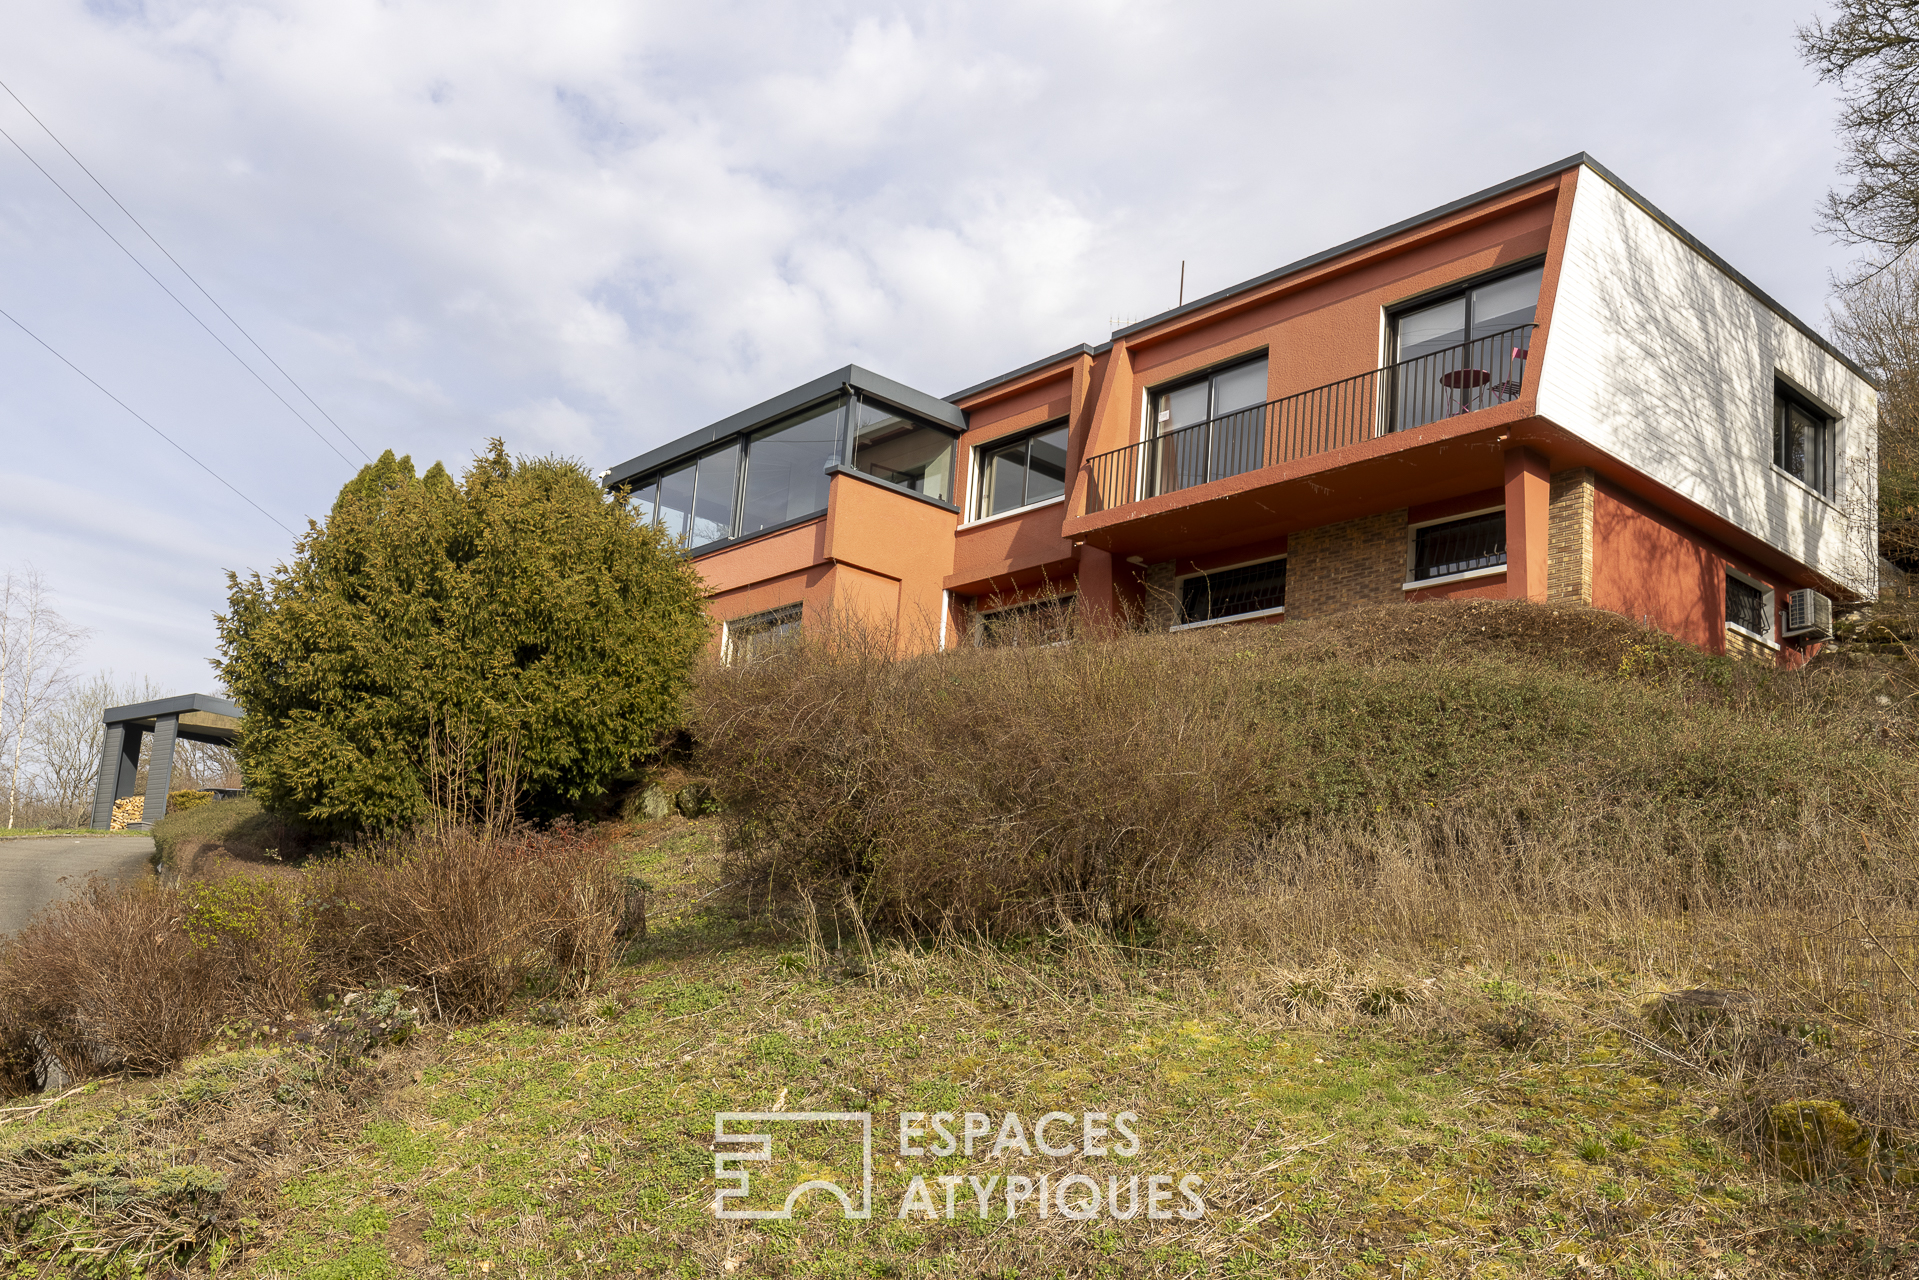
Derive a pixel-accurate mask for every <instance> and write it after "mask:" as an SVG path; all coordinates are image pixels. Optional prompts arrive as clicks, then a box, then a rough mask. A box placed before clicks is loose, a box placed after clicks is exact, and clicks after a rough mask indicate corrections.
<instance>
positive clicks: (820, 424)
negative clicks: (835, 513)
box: [740, 401, 845, 537]
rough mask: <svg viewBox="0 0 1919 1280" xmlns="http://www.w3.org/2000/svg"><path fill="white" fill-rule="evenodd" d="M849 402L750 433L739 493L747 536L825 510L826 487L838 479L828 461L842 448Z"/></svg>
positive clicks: (743, 534) (742, 524)
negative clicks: (844, 415)
mask: <svg viewBox="0 0 1919 1280" xmlns="http://www.w3.org/2000/svg"><path fill="white" fill-rule="evenodd" d="M844 407H845V406H844V405H843V404H842V403H841V402H839V401H834V402H833V403H832V404H828V405H822V406H821V407H819V408H817V409H811V410H808V411H807V412H805V413H802V414H800V415H799V416H798V417H797V418H788V419H787V420H786V421H785V422H781V423H776V424H775V425H773V426H770V427H768V428H766V429H765V430H764V431H760V432H756V433H755V434H754V435H752V436H751V437H749V438H748V440H747V442H746V483H745V485H744V486H742V489H741V498H740V535H741V536H742V537H744V536H746V535H747V534H752V533H758V532H759V531H760V530H762V529H770V528H772V527H773V526H775V525H781V524H785V523H786V522H787V521H789V520H799V519H802V518H804V517H806V516H810V515H812V514H814V513H815V512H819V511H824V510H826V490H827V486H828V485H829V484H831V483H832V480H833V478H832V477H831V476H829V475H827V474H826V467H827V464H828V463H830V462H832V461H833V458H834V456H835V455H836V454H837V452H838V445H839V434H840V423H841V422H842V421H843V420H844V419H843V418H842V416H841V414H842V412H843V410H844Z"/></svg>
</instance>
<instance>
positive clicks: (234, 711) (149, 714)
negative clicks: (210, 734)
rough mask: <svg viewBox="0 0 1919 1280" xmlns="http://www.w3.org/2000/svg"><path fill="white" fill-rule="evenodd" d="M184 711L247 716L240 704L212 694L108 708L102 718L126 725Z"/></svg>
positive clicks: (187, 695)
mask: <svg viewBox="0 0 1919 1280" xmlns="http://www.w3.org/2000/svg"><path fill="white" fill-rule="evenodd" d="M183 711H208V712H212V713H213V714H214V715H216V716H229V717H231V718H232V719H235V720H238V719H239V718H240V717H241V716H243V715H245V714H246V712H245V711H243V710H241V708H240V704H239V703H237V702H234V701H233V700H232V699H230V698H217V697H215V696H214V695H212V694H210V693H181V694H175V695H174V696H173V697H171V698H155V699H154V700H153V701H152V702H130V703H128V704H127V705H126V706H124V707H108V708H107V709H106V711H105V712H104V713H103V714H102V715H101V717H100V718H101V719H102V720H103V721H105V722H106V723H107V724H125V723H126V722H127V721H129V720H152V719H154V718H155V717H156V716H171V715H179V714H180V713H181V712H183Z"/></svg>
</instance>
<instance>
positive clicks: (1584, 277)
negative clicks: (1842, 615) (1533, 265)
mask: <svg viewBox="0 0 1919 1280" xmlns="http://www.w3.org/2000/svg"><path fill="white" fill-rule="evenodd" d="M1776 376H1777V377H1782V378H1784V379H1785V380H1786V381H1787V382H1789V383H1793V384H1797V386H1798V387H1799V388H1800V389H1801V390H1802V391H1804V392H1807V393H1810V395H1811V396H1812V397H1813V398H1814V399H1815V400H1817V401H1819V402H1822V403H1823V404H1824V405H1825V406H1826V407H1827V408H1829V409H1831V410H1832V411H1834V412H1835V413H1836V414H1837V416H1838V442H1837V445H1838V447H1837V452H1838V478H1837V483H1836V485H1835V494H1834V498H1833V500H1832V501H1830V502H1829V501H1827V500H1826V499H1824V498H1822V497H1820V496H1819V495H1817V494H1815V493H1813V492H1812V491H1811V490H1810V489H1808V488H1806V487H1805V486H1804V485H1802V484H1800V483H1799V482H1798V481H1796V480H1794V479H1793V478H1792V477H1790V476H1788V475H1786V474H1785V473H1783V472H1781V471H1779V470H1777V469H1776V468H1775V467H1774V466H1773V465H1772V430H1773V428H1772V405H1773V384H1774V379H1775V377H1776ZM1539 412H1540V414H1541V415H1542V416H1544V417H1546V418H1549V419H1551V420H1552V421H1553V422H1555V423H1558V424H1559V425H1560V426H1562V427H1564V428H1566V429H1567V430H1569V431H1572V432H1574V433H1576V434H1578V435H1580V436H1582V437H1584V438H1585V439H1587V440H1589V441H1591V442H1592V443H1593V444H1595V445H1597V446H1599V447H1600V448H1601V449H1604V450H1605V451H1606V452H1607V453H1610V454H1612V455H1613V456H1614V457H1616V458H1618V459H1620V460H1621V461H1622V462H1625V463H1626V464H1628V465H1629V466H1632V467H1634V468H1636V469H1637V470H1639V471H1641V472H1644V473H1645V474H1646V475H1648V476H1650V477H1652V478H1653V479H1654V480H1657V481H1659V482H1660V483H1662V484H1664V485H1667V486H1668V487H1670V488H1672V489H1674V490H1676V491H1677V492H1679V493H1681V494H1683V495H1685V496H1686V497H1687V498H1690V499H1691V500H1693V501H1694V502H1697V503H1698V504H1700V505H1701V506H1703V507H1706V508H1707V509H1709V510H1711V511H1714V512H1716V513H1718V514H1719V515H1722V516H1724V517H1725V518H1726V519H1728V520H1730V521H1731V522H1732V523H1734V524H1736V525H1738V526H1739V527H1740V528H1742V529H1744V530H1746V531H1747V532H1749V533H1752V534H1754V535H1756V536H1758V537H1760V538H1762V539H1764V540H1765V541H1766V542H1769V543H1771V544H1772V545H1773V546H1775V547H1778V548H1779V549H1780V550H1782V551H1784V552H1786V553H1787V554H1788V555H1790V556H1792V557H1793V558H1794V559H1795V560H1798V561H1799V562H1801V563H1802V564H1805V565H1806V566H1808V567H1809V568H1811V569H1813V570H1814V571H1816V572H1818V573H1821V574H1824V575H1826V576H1827V577H1829V578H1832V579H1834V580H1835V581H1838V582H1841V583H1844V584H1846V585H1847V586H1848V587H1850V588H1852V589H1853V590H1855V591H1860V592H1870V591H1872V590H1873V584H1874V581H1875V578H1876V564H1877V554H1876V551H1875V550H1874V540H1875V528H1874V524H1873V518H1874V517H1873V513H1874V511H1875V510H1876V503H1877V492H1876V484H1877V476H1876V467H1875V457H1874V449H1875V445H1876V442H1875V430H1876V427H1875V424H1876V418H1877V395H1876V393H1875V392H1874V390H1873V388H1872V386H1871V384H1870V383H1868V382H1867V381H1866V380H1865V379H1863V378H1861V377H1860V376H1859V375H1857V374H1855V373H1854V372H1852V370H1850V369H1848V368H1847V367H1846V366H1845V365H1844V364H1842V363H1841V362H1839V361H1838V360H1836V359H1834V358H1833V357H1832V356H1831V355H1830V354H1828V353H1827V352H1826V351H1824V350H1822V349H1821V348H1820V347H1819V346H1818V345H1817V344H1816V343H1814V342H1813V341H1812V340H1810V339H1809V338H1807V337H1806V335H1805V334H1803V333H1801V332H1799V330H1798V329H1796V328H1794V327H1793V325H1791V324H1790V323H1788V322H1787V321H1786V320H1785V319H1784V318H1783V317H1782V316H1780V315H1779V314H1778V313H1777V312H1775V311H1773V310H1772V308H1770V307H1768V306H1767V305H1766V304H1765V303H1763V302H1761V301H1760V300H1759V299H1758V298H1756V297H1754V296H1753V295H1752V293H1750V292H1749V291H1748V290H1746V289H1745V288H1744V287H1742V286H1741V285H1740V284H1739V282H1738V281H1736V280H1735V279H1733V278H1732V277H1731V276H1729V275H1727V274H1726V273H1725V272H1724V271H1722V270H1721V269H1720V268H1719V267H1717V266H1715V265H1714V264H1713V263H1712V261H1711V260H1710V259H1708V258H1706V257H1704V256H1703V255H1701V254H1700V253H1698V252H1697V251H1696V250H1694V249H1693V248H1691V247H1690V246H1689V245H1688V244H1687V243H1686V242H1685V241H1684V240H1682V239H1680V237H1679V236H1677V235H1675V234H1674V233H1673V232H1672V231H1670V230H1668V229H1667V228H1666V227H1665V226H1664V225H1663V224H1661V223H1660V222H1659V221H1658V220H1657V219H1655V218H1654V217H1653V216H1652V215H1651V214H1649V213H1647V212H1646V211H1645V210H1644V209H1642V208H1641V207H1640V206H1639V205H1638V204H1636V203H1635V202H1634V201H1633V200H1632V199H1630V198H1629V197H1628V196H1626V195H1625V194H1624V193H1623V192H1621V191H1620V190H1619V189H1618V188H1616V187H1614V186H1613V185H1612V184H1611V183H1609V182H1608V181H1606V179H1605V178H1604V177H1602V176H1601V175H1600V174H1598V173H1597V172H1595V171H1594V170H1592V169H1589V168H1588V169H1581V170H1580V172H1579V181H1578V186H1577V188H1576V191H1575V194H1574V198H1573V209H1572V219H1571V227H1570V231H1569V234H1568V238H1567V243H1566V257H1565V262H1564V265H1563V266H1562V268H1561V271H1560V276H1559V288H1558V292H1557V295H1556V297H1555V299H1554V302H1553V310H1552V328H1551V332H1550V333H1549V334H1548V336H1547V342H1546V352H1545V359H1544V360H1543V361H1542V363H1541V367H1540V383H1539Z"/></svg>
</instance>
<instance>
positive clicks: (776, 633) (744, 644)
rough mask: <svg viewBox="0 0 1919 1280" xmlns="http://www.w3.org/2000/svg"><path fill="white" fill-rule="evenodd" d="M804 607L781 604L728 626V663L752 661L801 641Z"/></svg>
mask: <svg viewBox="0 0 1919 1280" xmlns="http://www.w3.org/2000/svg"><path fill="white" fill-rule="evenodd" d="M802 612H803V606H801V605H797V604H786V605H781V606H780V607H779V608H777V609H768V610H766V611H765V612H763V613H751V614H748V615H747V616H746V617H744V618H734V619H733V620H732V621H730V622H728V623H727V624H726V654H725V657H726V661H728V662H751V661H753V659H755V658H763V657H765V656H766V655H767V654H769V653H772V652H774V651H775V650H778V649H781V648H784V647H785V646H786V645H788V644H791V643H792V642H793V641H795V640H797V639H798V638H799V634H800V615H801V613H802Z"/></svg>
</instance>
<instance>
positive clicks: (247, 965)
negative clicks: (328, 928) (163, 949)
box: [181, 875, 315, 1018]
mask: <svg viewBox="0 0 1919 1280" xmlns="http://www.w3.org/2000/svg"><path fill="white" fill-rule="evenodd" d="M181 896H182V904H181V922H182V924H183V926H184V927H185V929H186V932H187V935H188V936H189V937H190V938H192V939H193V941H194V942H195V943H196V944H197V945H199V946H200V947H202V948H204V949H206V950H208V951H210V952H212V953H213V954H214V955H215V956H216V957H217V959H218V961H219V968H220V972H221V975H222V977H223V979H224V980H225V982H226V983H227V984H228V986H229V988H230V995H231V998H232V1001H233V1003H234V1004H235V1006H236V1007H237V1008H239V1009H240V1010H242V1011H244V1012H245V1013H248V1014H250V1015H252V1016H254V1017H257V1018H280V1017H284V1016H285V1015H286V1014H287V1013H289V1012H292V1011H295V1010H299V1009H304V1008H305V1007H306V1005H307V1003H308V1002H309V1000H310V999H311V998H312V995H313V986H314V980H315V975H314V972H313V938H312V925H313V921H312V918H311V914H310V912H309V910H308V908H307V904H306V901H305V893H304V890H303V888H302V883H301V882H300V881H298V880H292V879H284V878H280V877H264V876H246V875H234V876H227V877H224V878H222V879H219V880H204V881H195V882H190V883H188V884H186V885H185V886H183V888H182V894H181Z"/></svg>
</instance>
